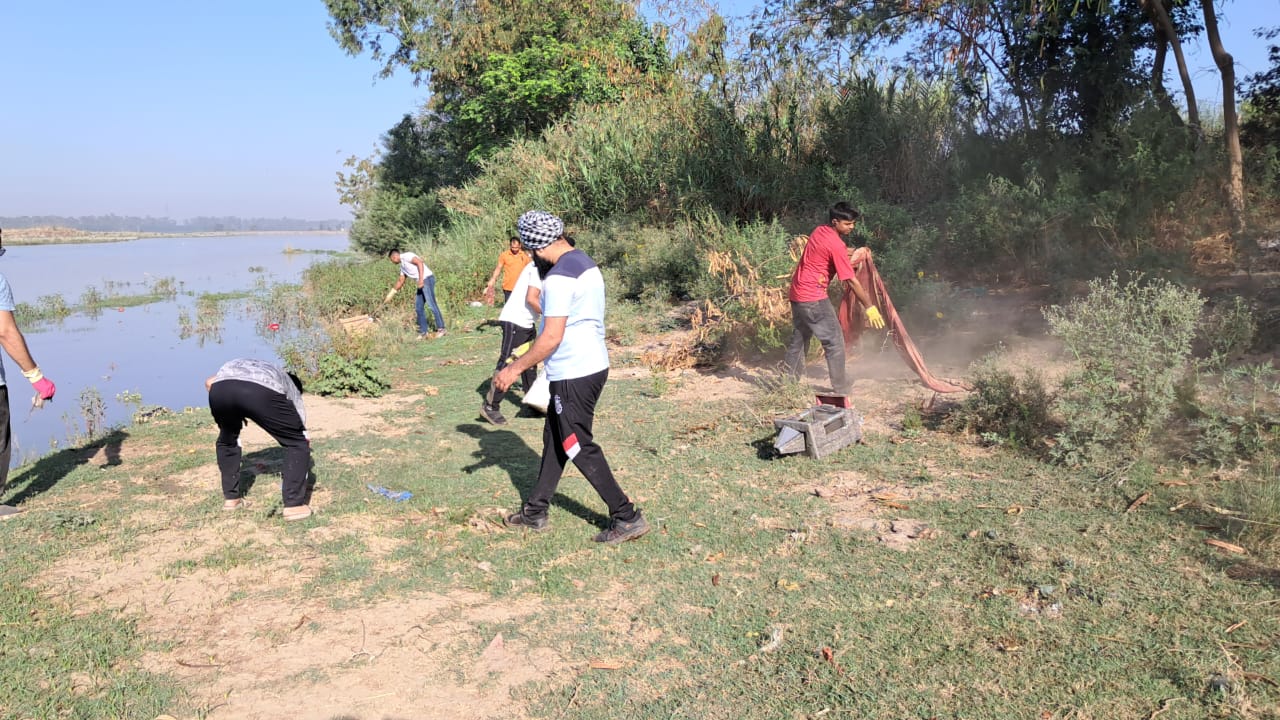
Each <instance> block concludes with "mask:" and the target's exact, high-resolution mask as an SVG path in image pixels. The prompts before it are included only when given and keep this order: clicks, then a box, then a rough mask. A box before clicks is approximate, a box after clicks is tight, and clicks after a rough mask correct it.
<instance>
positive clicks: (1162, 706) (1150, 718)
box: [1147, 697, 1182, 720]
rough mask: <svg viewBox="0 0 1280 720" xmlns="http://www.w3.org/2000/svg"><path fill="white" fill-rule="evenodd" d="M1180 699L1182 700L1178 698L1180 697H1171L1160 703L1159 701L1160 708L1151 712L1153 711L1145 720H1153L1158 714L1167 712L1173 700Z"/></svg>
mask: <svg viewBox="0 0 1280 720" xmlns="http://www.w3.org/2000/svg"><path fill="white" fill-rule="evenodd" d="M1181 699H1182V698H1180V697H1171V698H1165V699H1164V700H1161V701H1160V708H1159V709H1158V710H1153V711H1152V712H1151V714H1150V715H1148V716H1147V720H1154V718H1155V717H1156V716H1157V715H1159V714H1160V713H1162V712H1164V711H1165V710H1168V709H1169V706H1170V705H1172V704H1173V701H1174V700H1181Z"/></svg>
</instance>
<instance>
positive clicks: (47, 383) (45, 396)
mask: <svg viewBox="0 0 1280 720" xmlns="http://www.w3.org/2000/svg"><path fill="white" fill-rule="evenodd" d="M31 387H33V388H35V389H36V394H37V395H39V396H40V399H41V400H52V399H53V393H54V392H55V391H57V388H56V387H54V386H53V381H52V380H50V379H49V378H47V377H42V378H40V379H39V380H37V381H35V382H33V383H31Z"/></svg>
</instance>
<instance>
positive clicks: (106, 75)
mask: <svg viewBox="0 0 1280 720" xmlns="http://www.w3.org/2000/svg"><path fill="white" fill-rule="evenodd" d="M720 5H721V7H722V8H723V10H722V12H724V13H725V14H726V15H737V14H743V13H745V12H748V11H749V10H750V9H751V8H752V7H753V6H754V5H755V3H752V2H748V1H747V0H726V1H724V2H722V3H720ZM1278 7H1280V3H1278V2H1277V0H1226V6H1225V11H1224V13H1223V15H1224V21H1223V28H1222V30H1223V34H1224V41H1225V43H1226V44H1227V49H1228V50H1229V51H1231V52H1232V53H1233V54H1234V55H1235V56H1236V61H1237V73H1238V74H1239V75H1240V76H1241V77H1243V76H1244V75H1246V74H1248V73H1250V72H1257V71H1259V70H1262V69H1265V67H1266V53H1265V46H1264V44H1263V43H1262V41H1259V40H1256V39H1254V38H1253V37H1252V36H1251V31H1252V30H1253V28H1254V27H1256V26H1259V25H1266V24H1276V23H1280V13H1277V12H1276V11H1277V9H1278ZM327 19H328V15H327V13H326V12H325V9H324V4H323V2H321V1H320V0H270V1H267V0H223V1H222V2H217V3H200V4H196V3H187V2H173V1H172V0H169V1H168V2H159V1H158V0H132V1H128V2H122V3H108V2H101V0H98V1H96V2H88V1H86V0H44V1H43V2H5V3H0V27H3V28H4V29H5V31H6V32H5V33H4V40H3V41H2V42H0V103H2V109H0V216H13V215H72V216H74V215H96V214H108V213H115V214H117V215H153V216H168V217H173V218H178V219H182V218H188V217H193V216H196V215H239V216H241V217H281V216H289V217H299V218H306V219H316V220H319V219H329V218H339V217H346V216H347V210H346V208H344V207H342V206H340V205H339V204H338V202H337V195H336V193H335V192H334V189H333V181H334V177H335V173H336V172H337V171H338V170H340V169H342V168H341V165H342V160H343V159H344V158H346V157H347V156H349V155H353V154H356V155H368V154H369V153H370V152H371V151H372V150H373V148H374V147H375V146H376V145H377V143H378V138H379V136H380V135H381V134H382V133H383V132H384V131H385V130H386V129H387V128H389V127H391V125H393V124H394V123H395V122H396V121H397V120H398V119H399V118H400V116H401V115H402V114H404V113H405V112H410V111H412V110H413V109H414V108H415V107H416V106H417V105H419V104H420V103H421V102H422V101H423V100H424V99H425V89H424V88H415V87H414V86H413V83H412V79H411V78H410V77H409V76H408V75H407V74H404V73H399V74H397V75H395V76H393V77H391V78H388V79H385V80H376V81H375V75H376V73H377V70H378V67H377V65H376V64H375V63H374V62H372V61H371V60H369V59H368V58H367V57H363V58H353V57H350V56H348V55H346V54H345V53H343V52H342V50H340V49H339V48H338V46H337V43H335V42H334V41H333V39H332V38H331V37H330V36H329V33H328V31H327V29H326V25H325V23H326V21H327ZM1188 52H1189V58H1188V59H1189V62H1190V64H1191V66H1192V68H1193V72H1194V74H1195V78H1196V87H1197V91H1198V92H1199V93H1200V95H1201V97H1200V100H1201V104H1206V103H1208V104H1218V103H1220V102H1221V97H1222V90H1221V83H1220V82H1219V81H1218V79H1217V75H1216V70H1215V69H1214V66H1213V60H1212V58H1211V57H1210V55H1209V51H1208V49H1207V48H1199V47H1195V48H1189V49H1188ZM1171 79H1173V78H1171ZM1171 89H1172V86H1171Z"/></svg>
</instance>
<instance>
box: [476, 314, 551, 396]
mask: <svg viewBox="0 0 1280 720" xmlns="http://www.w3.org/2000/svg"><path fill="white" fill-rule="evenodd" d="M498 325H500V326H501V327H502V352H499V353H498V365H497V367H495V368H494V371H495V372H496V371H498V370H501V369H502V368H504V367H506V366H507V363H508V361H509V360H510V359H511V353H512V352H513V351H515V349H516V348H518V347H520V346H521V345H523V344H525V343H527V342H529V341H530V340H532V339H533V338H534V336H535V333H534V331H533V328H531V327H527V328H525V327H520V326H519V325H516V324H515V323H513V322H507V321H506V320H503V321H501V322H499V323H498ZM537 379H538V370H537V368H529V369H528V370H525V371H524V372H522V373H520V386H521V387H522V388H524V391H525V392H529V387H530V386H532V385H533V381H534V380H537ZM506 394H507V393H506V392H505V391H503V390H499V389H497V388H492V389H490V391H489V397H488V398H487V399H486V401H487V402H488V404H489V407H491V408H496V407H498V406H499V405H501V404H502V398H503V397H505V396H506Z"/></svg>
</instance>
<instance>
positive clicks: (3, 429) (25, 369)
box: [0, 230, 57, 519]
mask: <svg viewBox="0 0 1280 720" xmlns="http://www.w3.org/2000/svg"><path fill="white" fill-rule="evenodd" d="M0 255H4V230H0ZM16 309H17V305H15V304H14V302H13V289H12V288H10V287H9V281H8V279H6V278H5V276H4V275H0V347H3V348H4V351H5V352H6V353H8V354H9V357H10V358H11V359H12V360H13V361H14V362H15V363H17V364H18V368H19V369H21V370H22V376H23V377H25V378H26V379H27V380H29V381H30V382H31V385H32V386H33V387H34V388H35V390H36V397H38V398H40V402H44V401H45V400H52V399H53V393H54V391H55V390H56V389H57V388H55V387H54V385H53V382H52V381H51V380H49V378H47V377H45V376H44V373H42V372H40V367H39V366H37V365H36V361H35V360H33V359H32V358H31V351H30V350H29V349H27V340H26V338H25V337H23V335H22V331H21V330H19V329H18V323H17V322H16V321H15V320H14V319H13V312H14V310H16ZM10 440H12V434H11V433H10V430H9V385H8V383H7V382H5V376H4V365H3V364H0V497H3V496H4V489H5V484H6V483H7V482H8V480H9V455H10V453H11V452H12V448H11V447H10ZM20 512H22V510H21V509H20V508H16V507H14V506H12V505H0V519H4V518H8V517H13V516H14V515H17V514H18V513H20Z"/></svg>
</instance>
